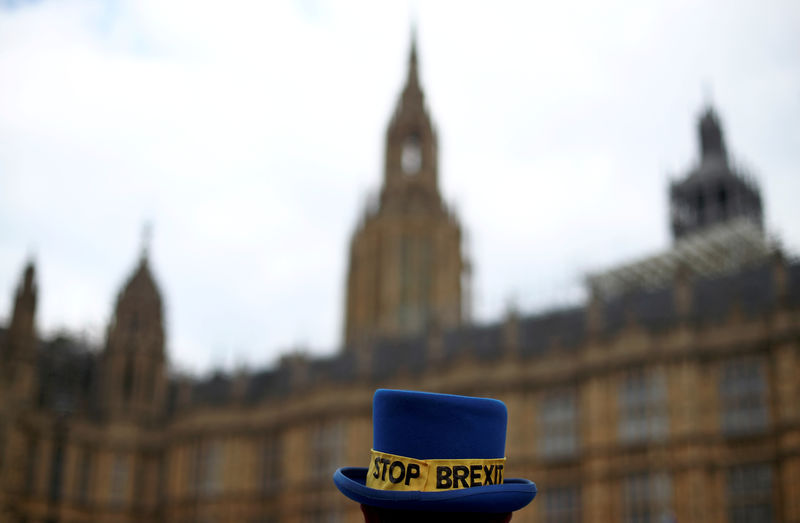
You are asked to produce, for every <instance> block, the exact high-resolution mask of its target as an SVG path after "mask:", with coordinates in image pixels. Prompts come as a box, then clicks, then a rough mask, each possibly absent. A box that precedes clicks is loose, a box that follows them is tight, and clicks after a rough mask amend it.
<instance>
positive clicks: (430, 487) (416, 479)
mask: <svg viewBox="0 0 800 523" xmlns="http://www.w3.org/2000/svg"><path fill="white" fill-rule="evenodd" d="M505 462H506V458H496V459H425V460H420V459H414V458H407V457H405V456H396V455H394V454H387V453H385V452H378V451H376V450H374V449H373V450H372V452H371V455H370V462H369V469H368V470H367V486H368V487H370V488H374V489H379V490H418V491H422V492H441V491H443V490H455V489H462V488H470V487H480V486H483V485H501V484H502V483H503V465H504V464H505Z"/></svg>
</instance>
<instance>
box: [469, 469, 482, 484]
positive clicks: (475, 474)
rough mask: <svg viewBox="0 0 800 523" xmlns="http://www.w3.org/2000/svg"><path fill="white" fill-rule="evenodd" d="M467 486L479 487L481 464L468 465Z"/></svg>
mask: <svg viewBox="0 0 800 523" xmlns="http://www.w3.org/2000/svg"><path fill="white" fill-rule="evenodd" d="M469 486H470V487H480V486H481V466H480V465H470V467H469Z"/></svg>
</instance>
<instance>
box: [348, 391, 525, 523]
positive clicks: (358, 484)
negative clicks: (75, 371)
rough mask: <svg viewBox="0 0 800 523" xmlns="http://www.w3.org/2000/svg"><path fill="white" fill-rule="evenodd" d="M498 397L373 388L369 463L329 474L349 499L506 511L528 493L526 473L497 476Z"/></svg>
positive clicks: (501, 436)
mask: <svg viewBox="0 0 800 523" xmlns="http://www.w3.org/2000/svg"><path fill="white" fill-rule="evenodd" d="M507 417H508V415H507V411H506V406H505V405H504V404H503V402H501V401H498V400H494V399H488V398H471V397H466V396H453V395H450V394H433V393H429V392H413V391H402V390H384V389H379V390H377V391H375V397H374V399H373V404H372V426H373V443H372V455H371V457H370V465H369V467H364V468H360V467H344V468H340V469H339V470H337V471H336V473H335V474H334V475H333V481H334V483H336V486H337V487H338V488H339V490H340V491H341V492H342V493H343V494H344V495H345V496H347V497H349V498H350V499H352V500H354V501H357V502H359V503H363V504H365V505H371V506H375V507H384V508H394V509H404V510H424V511H431V512H433V511H435V512H495V513H503V512H512V511H515V510H519V509H521V508H522V507H524V506H525V505H527V504H528V503H530V502H531V500H533V498H534V496H536V485H534V484H533V482H531V481H529V480H527V479H509V478H504V477H503V468H504V463H505V443H506V423H507Z"/></svg>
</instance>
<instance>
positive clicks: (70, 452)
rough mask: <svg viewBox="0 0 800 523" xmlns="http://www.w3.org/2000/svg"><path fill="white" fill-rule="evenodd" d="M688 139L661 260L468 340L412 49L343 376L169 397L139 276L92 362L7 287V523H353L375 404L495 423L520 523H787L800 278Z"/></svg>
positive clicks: (266, 379) (359, 238)
mask: <svg viewBox="0 0 800 523" xmlns="http://www.w3.org/2000/svg"><path fill="white" fill-rule="evenodd" d="M699 134H700V141H701V156H700V160H699V164H698V165H697V166H696V168H695V169H693V170H692V171H691V172H690V173H688V175H687V176H686V177H685V178H684V179H682V180H680V181H678V182H675V183H674V184H673V185H672V187H671V189H670V197H671V202H672V216H671V220H672V222H671V223H672V227H673V232H674V237H675V243H674V245H673V246H672V247H671V248H670V249H669V250H667V251H665V252H663V253H659V254H656V255H653V256H649V257H647V258H644V259H642V260H638V261H635V262H633V263H629V264H626V265H623V266H620V267H617V268H614V269H611V270H609V271H605V272H599V273H597V274H593V275H590V276H589V277H588V282H587V285H588V286H589V288H590V289H591V292H590V298H589V299H588V301H587V302H586V303H585V304H583V305H581V306H576V307H572V308H567V309H559V310H552V311H549V312H545V313H541V314H536V315H523V314H520V313H518V312H515V311H511V312H510V313H509V314H508V315H507V316H506V317H505V318H503V319H502V320H500V321H498V322H497V323H494V324H489V325H475V324H472V323H470V322H469V321H467V317H466V316H465V313H464V301H465V295H466V292H465V290H466V289H465V280H466V279H467V278H466V275H467V274H468V271H467V269H468V264H467V262H466V260H465V258H464V256H463V254H462V248H461V232H460V226H459V225H458V222H457V220H456V219H455V217H454V216H453V214H452V213H451V212H450V211H448V210H447V208H446V206H445V205H444V203H443V201H442V198H441V195H440V193H439V190H438V184H437V167H436V133H435V130H434V127H433V125H432V124H431V120H430V117H429V115H428V113H427V110H426V108H425V105H424V96H423V91H422V89H421V87H420V84H419V81H418V77H417V57H416V51H415V50H414V49H413V47H412V52H411V57H410V60H409V73H408V79H407V82H406V86H405V88H404V89H403V92H402V95H401V97H400V101H399V103H398V107H397V110H396V111H395V114H394V115H393V117H392V119H391V122H390V125H389V129H388V131H387V137H386V140H387V142H386V143H387V145H386V166H385V172H384V180H383V188H382V192H381V196H380V202H379V204H378V205H377V206H376V207H374V208H371V209H368V210H367V213H366V215H365V217H364V220H363V221H362V223H360V224H359V225H358V227H357V229H356V232H355V234H354V236H353V240H352V244H351V246H350V267H349V271H348V276H347V300H346V307H345V309H346V311H345V318H346V319H345V341H344V343H343V348H342V350H341V351H340V352H339V353H338V354H336V355H335V356H332V357H329V358H314V357H309V356H306V355H303V354H290V355H287V356H285V357H284V358H283V359H282V360H281V362H280V364H279V365H276V366H275V367H274V368H269V369H264V370H260V371H256V372H252V373H245V372H242V373H239V374H234V375H223V374H217V375H214V376H213V377H211V378H208V379H196V378H183V377H179V376H170V375H169V373H168V367H167V360H168V358H167V354H166V351H165V330H164V323H163V310H162V301H161V295H160V291H159V289H158V286H157V285H156V283H155V279H154V277H153V274H152V271H151V268H150V266H149V262H148V256H147V253H146V252H144V253H143V254H142V257H141V259H140V260H139V262H138V265H137V267H136V269H135V271H134V273H133V274H132V276H131V277H130V278H129V279H128V281H127V282H126V283H125V285H124V286H123V289H122V290H121V292H120V294H119V296H118V299H117V303H116V308H115V311H114V316H113V319H112V321H111V324H110V325H109V327H108V332H107V337H106V342H105V345H104V346H103V347H101V348H92V347H87V346H86V344H85V343H82V342H80V341H79V340H75V339H71V338H69V337H56V338H54V339H47V340H45V339H40V338H39V337H38V336H37V334H36V328H35V325H36V322H35V314H36V300H37V286H36V274H35V268H34V266H33V264H32V263H31V264H29V265H28V266H27V267H26V268H25V270H24V274H23V276H22V278H21V281H20V284H19V288H18V291H17V293H16V297H15V302H14V309H13V312H12V316H11V320H10V323H9V324H8V325H7V326H6V328H4V329H1V330H0V521H11V522H26V523H49V522H70V523H73V522H74V523H83V522H100V521H102V522H107V521H108V522H132V521H142V520H146V521H164V522H179V523H183V522H209V523H211V522H215V523H216V522H219V523H224V522H242V521H244V522H252V523H256V522H269V523H278V522H286V523H306V522H307V523H316V522H332V523H333V522H345V521H352V522H355V521H360V520H361V514H360V512H359V509H358V507H357V506H356V504H355V503H353V502H350V501H349V500H347V499H345V498H344V497H343V496H342V495H341V494H339V492H338V491H337V490H336V489H335V487H334V486H333V483H332V480H331V475H332V473H333V471H334V470H335V469H336V468H337V467H339V466H342V465H359V464H362V465H363V466H366V464H367V459H368V455H369V449H370V447H371V399H372V393H373V391H374V390H375V389H376V388H378V387H388V388H408V389H419V390H429V391H439V392H448V393H457V394H469V395H488V396H492V397H496V398H499V399H502V400H503V401H505V403H506V404H507V405H508V408H509V426H508V440H507V457H508V465H507V467H508V472H507V475H508V476H509V477H511V476H521V477H527V478H532V479H533V480H534V481H536V482H537V484H538V486H539V489H540V495H539V496H538V497H537V499H536V500H535V501H534V502H533V503H532V504H531V505H530V506H529V507H527V508H525V509H524V510H522V511H520V512H519V513H518V514H516V515H515V521H524V522H531V523H534V522H535V523H538V522H567V521H601V522H606V521H607V522H612V521H636V522H639V521H642V522H644V521H659V522H660V521H694V522H707V521H711V522H723V521H736V522H739V521H800V401H798V398H800V378H798V376H800V262H798V261H796V260H792V259H789V258H787V257H786V256H784V255H783V254H782V253H781V252H780V250H778V249H776V248H775V247H774V245H772V244H771V243H770V242H769V240H768V238H767V236H766V235H765V234H764V231H763V209H762V204H761V199H760V195H759V190H758V187H757V185H756V184H755V182H753V181H752V180H750V179H748V178H746V177H744V176H743V175H742V174H741V172H739V171H738V170H737V169H736V168H734V166H733V165H732V162H731V161H730V160H729V157H728V155H727V152H726V150H725V146H724V140H723V134H722V129H721V125H720V123H719V119H718V117H717V116H716V115H715V114H714V113H713V112H712V111H710V110H709V111H707V112H706V113H705V114H704V115H703V116H702V117H701V119H700V123H699Z"/></svg>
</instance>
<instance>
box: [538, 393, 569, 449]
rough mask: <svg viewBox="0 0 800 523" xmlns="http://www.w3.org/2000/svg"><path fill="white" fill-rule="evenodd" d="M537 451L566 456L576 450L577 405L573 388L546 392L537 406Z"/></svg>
mask: <svg viewBox="0 0 800 523" xmlns="http://www.w3.org/2000/svg"><path fill="white" fill-rule="evenodd" d="M539 451H540V452H541V453H542V454H543V455H544V456H545V457H568V456H573V455H575V454H576V453H577V451H578V405H577V399H576V393H575V390H574V389H565V390H562V391H555V392H551V393H548V394H547V395H545V396H544V397H543V398H542V401H541V405H540V407H539Z"/></svg>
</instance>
